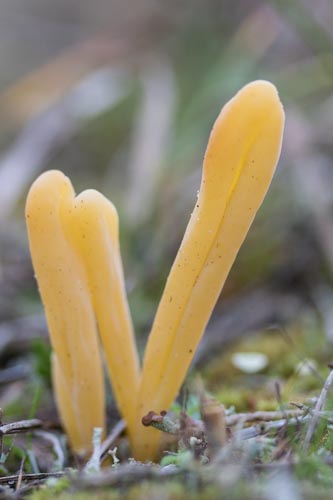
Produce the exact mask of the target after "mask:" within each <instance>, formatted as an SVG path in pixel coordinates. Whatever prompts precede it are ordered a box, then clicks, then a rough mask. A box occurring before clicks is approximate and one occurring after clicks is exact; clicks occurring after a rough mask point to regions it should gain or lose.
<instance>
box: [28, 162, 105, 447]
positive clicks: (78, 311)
mask: <svg viewBox="0 0 333 500" xmlns="http://www.w3.org/2000/svg"><path fill="white" fill-rule="evenodd" d="M73 199H74V192H73V188H72V185H71V183H70V181H69V179H68V178H67V177H65V176H64V175H63V174H62V173H61V172H58V171H49V172H46V173H44V174H42V175H41V176H40V177H39V178H38V179H37V180H36V181H35V182H34V184H33V185H32V187H31V189H30V191H29V195H28V199H27V203H26V221H27V227H28V235H29V244H30V252H31V257H32V261H33V266H34V270H35V274H36V278H37V281H38V285H39V291H40V294H41V298H42V301H43V304H44V308H45V314H46V318H47V323H48V328H49V333H50V337H51V344H52V347H53V350H54V356H55V357H54V360H55V361H53V364H54V366H53V373H54V376H55V378H57V376H58V374H59V376H60V378H59V380H54V386H55V391H56V400H57V403H58V409H59V412H60V416H61V419H62V421H63V424H64V427H65V429H66V431H67V434H68V436H69V439H70V442H71V444H72V446H73V448H74V450H75V451H76V452H77V453H80V454H81V453H83V454H86V453H88V452H90V451H91V441H92V433H93V428H94V427H102V428H104V429H105V417H104V414H105V401H104V380H103V372H102V362H101V355H100V350H99V343H98V334H97V328H96V322H95V317H94V311H93V307H92V303H91V297H90V289H89V285H88V278H87V274H86V271H85V269H84V266H83V262H82V260H81V257H80V256H79V255H78V254H77V253H76V251H75V250H74V249H73V247H72V245H71V244H70V243H69V241H68V239H67V238H66V235H65V233H64V226H63V221H62V218H61V217H62V216H61V214H62V212H63V211H66V209H67V207H69V206H71V205H72V204H73ZM69 404H71V405H72V409H70V410H69V408H68V405H69Z"/></svg>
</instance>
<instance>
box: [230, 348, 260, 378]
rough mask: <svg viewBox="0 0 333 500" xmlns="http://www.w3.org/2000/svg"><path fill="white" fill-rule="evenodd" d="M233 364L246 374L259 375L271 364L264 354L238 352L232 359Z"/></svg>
mask: <svg viewBox="0 0 333 500" xmlns="http://www.w3.org/2000/svg"><path fill="white" fill-rule="evenodd" d="M231 362H232V364H233V365H234V366H235V367H236V368H238V369H239V370H241V371H242V372H244V373H249V374H250V373H258V372H260V371H261V370H263V369H264V368H266V366H267V365H268V363H269V359H268V356H266V354H263V353H262V352H236V353H235V354H233V355H232V357H231Z"/></svg>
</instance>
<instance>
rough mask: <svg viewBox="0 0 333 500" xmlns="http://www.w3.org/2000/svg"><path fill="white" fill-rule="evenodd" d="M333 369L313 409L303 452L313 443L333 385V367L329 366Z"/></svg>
mask: <svg viewBox="0 0 333 500" xmlns="http://www.w3.org/2000/svg"><path fill="white" fill-rule="evenodd" d="M329 367H330V368H331V371H330V373H329V374H328V377H327V379H326V381H325V384H324V387H323V389H322V391H321V393H320V396H319V398H318V400H317V403H316V406H315V407H314V409H313V416H312V419H311V421H310V425H309V427H308V430H307V433H306V435H305V439H304V443H303V451H304V452H306V451H307V450H308V448H309V446H310V443H311V441H312V438H313V435H314V433H315V431H316V427H317V425H318V421H319V418H320V412H321V410H322V408H323V406H324V404H325V401H326V398H327V393H328V391H329V389H330V387H331V385H332V383H333V369H332V368H333V365H332V366H331V365H329Z"/></svg>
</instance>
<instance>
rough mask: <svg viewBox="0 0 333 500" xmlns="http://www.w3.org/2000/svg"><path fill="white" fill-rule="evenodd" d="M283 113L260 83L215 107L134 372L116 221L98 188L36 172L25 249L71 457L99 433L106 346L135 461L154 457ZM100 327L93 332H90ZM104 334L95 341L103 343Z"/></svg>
mask: <svg viewBox="0 0 333 500" xmlns="http://www.w3.org/2000/svg"><path fill="white" fill-rule="evenodd" d="M283 127H284V112H283V108H282V105H281V103H280V100H279V97H278V94H277V91H276V88H275V87H274V85H272V84H271V83H269V82H265V81H255V82H252V83H250V84H248V85H246V86H245V87H243V88H242V89H241V90H240V91H239V92H238V93H237V94H236V96H235V97H234V98H233V99H231V100H230V101H229V102H228V103H227V104H226V105H225V106H224V107H223V109H222V111H221V113H220V115H219V116H218V118H217V120H216V122H215V125H214V127H213V130H212V132H211V135H210V138H209V142H208V146H207V150H206V154H205V159H204V165H203V175H202V181H201V187H200V191H199V195H198V198H197V200H196V204H195V207H194V210H193V213H192V215H191V218H190V221H189V224H188V226H187V229H186V232H185V235H184V238H183V241H182V243H181V246H180V248H179V251H178V254H177V256H176V259H175V262H174V264H173V266H172V268H171V271H170V274H169V277H168V279H167V283H166V286H165V289H164V292H163V295H162V298H161V300H160V304H159V307H158V310H157V313H156V317H155V320H154V323H153V326H152V330H151V333H150V336H149V339H148V343H147V347H146V351H145V355H144V360H143V366H142V370H140V366H139V361H138V355H137V350H136V346H135V337H134V333H133V327H132V321H131V317H130V312H129V308H128V303H127V298H126V292H125V286H124V277H123V270H122V263H121V256H120V250H119V241H118V216H117V212H116V209H115V208H114V206H113V205H112V203H111V202H110V201H108V200H107V199H106V198H105V197H104V196H103V195H101V194H100V193H98V192H97V191H94V190H87V191H84V192H83V193H81V194H80V195H78V196H75V193H74V190H73V188H72V185H71V182H70V180H69V179H68V178H67V177H66V176H65V175H64V174H62V173H61V172H59V171H48V172H45V173H44V174H42V175H41V176H40V177H39V178H38V179H37V180H36V181H35V182H34V184H33V185H32V187H31V189H30V192H29V195H28V199H27V204H26V220H27V226H28V235H29V243H30V251H31V256H32V261H33V266H34V270H35V273H36V278H37V281H38V285H39V291H40V294H41V297H42V301H43V304H44V308H45V313H46V318H47V323H48V328H49V332H50V338H51V344H52V348H53V356H52V370H53V372H52V376H53V385H54V390H55V397H56V401H57V405H58V409H59V413H60V417H61V419H62V422H63V425H64V428H65V430H66V432H67V435H68V437H69V441H70V443H71V445H72V447H73V450H74V451H75V452H76V453H78V454H87V453H88V452H90V450H91V437H92V433H93V428H94V427H102V428H103V429H105V391H104V381H103V369H102V354H101V346H100V344H101V345H102V348H103V351H104V354H105V360H106V365H107V368H108V372H109V376H110V379H111V383H112V388H113V392H114V395H115V399H116V402H117V405H118V408H119V411H120V413H121V415H122V416H123V418H124V419H125V421H126V425H127V431H128V436H129V440H130V444H131V449H132V453H133V456H134V457H135V458H136V459H140V460H147V459H154V458H155V457H156V456H157V453H158V450H159V445H160V435H159V433H158V431H156V430H155V429H152V428H147V427H144V426H143V425H142V423H141V419H142V417H143V416H144V415H145V414H147V413H148V412H149V411H152V410H154V411H158V412H159V411H161V410H167V409H168V408H169V407H170V405H171V403H172V402H173V400H174V398H175V397H176V395H177V393H178V391H179V389H180V387H181V385H182V383H183V381H184V378H185V376H186V373H187V371H188V369H189V366H190V363H191V361H192V359H193V356H194V354H195V351H196V348H197V346H198V343H199V341H200V339H201V337H202V334H203V332H204V330H205V327H206V325H207V322H208V320H209V318H210V315H211V313H212V310H213V308H214V306H215V303H216V301H217V299H218V296H219V294H220V292H221V289H222V287H223V285H224V282H225V280H226V278H227V276H228V273H229V271H230V269H231V266H232V264H233V262H234V260H235V258H236V255H237V253H238V251H239V249H240V247H241V245H242V243H243V241H244V239H245V237H246V234H247V232H248V230H249V228H250V226H251V224H252V222H253V220H254V217H255V215H256V212H257V210H258V209H259V207H260V205H261V204H262V201H263V199H264V197H265V195H266V192H267V190H268V187H269V185H270V182H271V179H272V176H273V174H274V170H275V167H276V164H277V162H278V159H279V155H280V149H281V143H282V135H283ZM96 321H97V325H98V327H97V325H96ZM99 337H100V339H99Z"/></svg>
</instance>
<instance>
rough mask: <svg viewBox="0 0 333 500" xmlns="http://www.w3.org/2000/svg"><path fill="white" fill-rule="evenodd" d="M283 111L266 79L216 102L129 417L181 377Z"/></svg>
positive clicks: (147, 440)
mask: <svg viewBox="0 0 333 500" xmlns="http://www.w3.org/2000/svg"><path fill="white" fill-rule="evenodd" d="M283 127H284V112H283V108H282V105H281V103H280V100H279V97H278V93H277V91H276V88H275V87H274V85H272V84H271V83H269V82H266V81H255V82H252V83H250V84H248V85H246V86H245V87H243V88H242V89H241V90H240V91H239V92H238V93H237V94H236V95H235V97H234V98H233V99H231V100H230V101H229V102H228V103H227V104H226V105H225V106H224V107H223V109H222V111H221V113H220V115H219V116H218V118H217V120H216V122H215V125H214V127H213V130H212V132H211V136H210V138H209V142H208V146H207V150H206V154H205V159H204V166H203V175H202V181H201V186H200V191H199V196H198V199H197V201H196V204H195V207H194V210H193V213H192V215H191V218H190V221H189V224H188V226H187V229H186V232H185V235H184V238H183V241H182V243H181V246H180V248H179V251H178V254H177V256H176V259H175V261H174V264H173V266H172V269H171V271H170V274H169V277H168V279H167V283H166V286H165V289H164V292H163V295H162V298H161V301H160V304H159V307H158V310H157V314H156V317H155V320H154V323H153V327H152V331H151V333H150V336H149V339H148V344H147V348H146V351H145V356H144V363H143V369H142V378H141V386H140V390H139V396H138V411H137V421H138V422H140V420H141V418H142V416H143V415H145V414H146V413H147V412H148V411H150V410H154V411H157V412H159V411H161V410H167V409H168V408H169V406H170V404H171V403H172V402H173V400H174V398H175V397H176V395H177V393H178V391H179V389H180V387H181V384H182V383H183V381H184V378H185V376H186V373H187V371H188V368H189V366H190V363H191V361H192V359H193V356H194V353H195V351H196V348H197V346H198V343H199V341H200V339H201V337H202V334H203V332H204V330H205V327H206V325H207V322H208V320H209V318H210V315H211V313H212V310H213V307H214V305H215V303H216V301H217V299H218V296H219V294H220V292H221V289H222V287H223V285H224V282H225V280H226V278H227V276H228V273H229V271H230V268H231V266H232V264H233V262H234V260H235V258H236V255H237V253H238V251H239V249H240V247H241V245H242V243H243V241H244V239H245V237H246V234H247V232H248V230H249V228H250V226H251V224H252V222H253V219H254V217H255V215H256V212H257V210H258V209H259V207H260V205H261V204H262V202H263V199H264V197H265V195H266V192H267V190H268V187H269V185H270V182H271V179H272V176H273V173H274V170H275V167H276V164H277V162H278V159H279V155H280V149H281V143H282V136H283ZM159 438H160V436H159V433H158V431H156V430H155V429H150V428H148V429H147V428H145V427H143V426H141V427H139V423H138V429H137V432H136V433H135V442H134V448H133V451H134V455H135V456H136V457H137V458H140V459H142V460H145V459H151V458H152V457H154V456H156V452H157V450H158V446H159Z"/></svg>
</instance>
